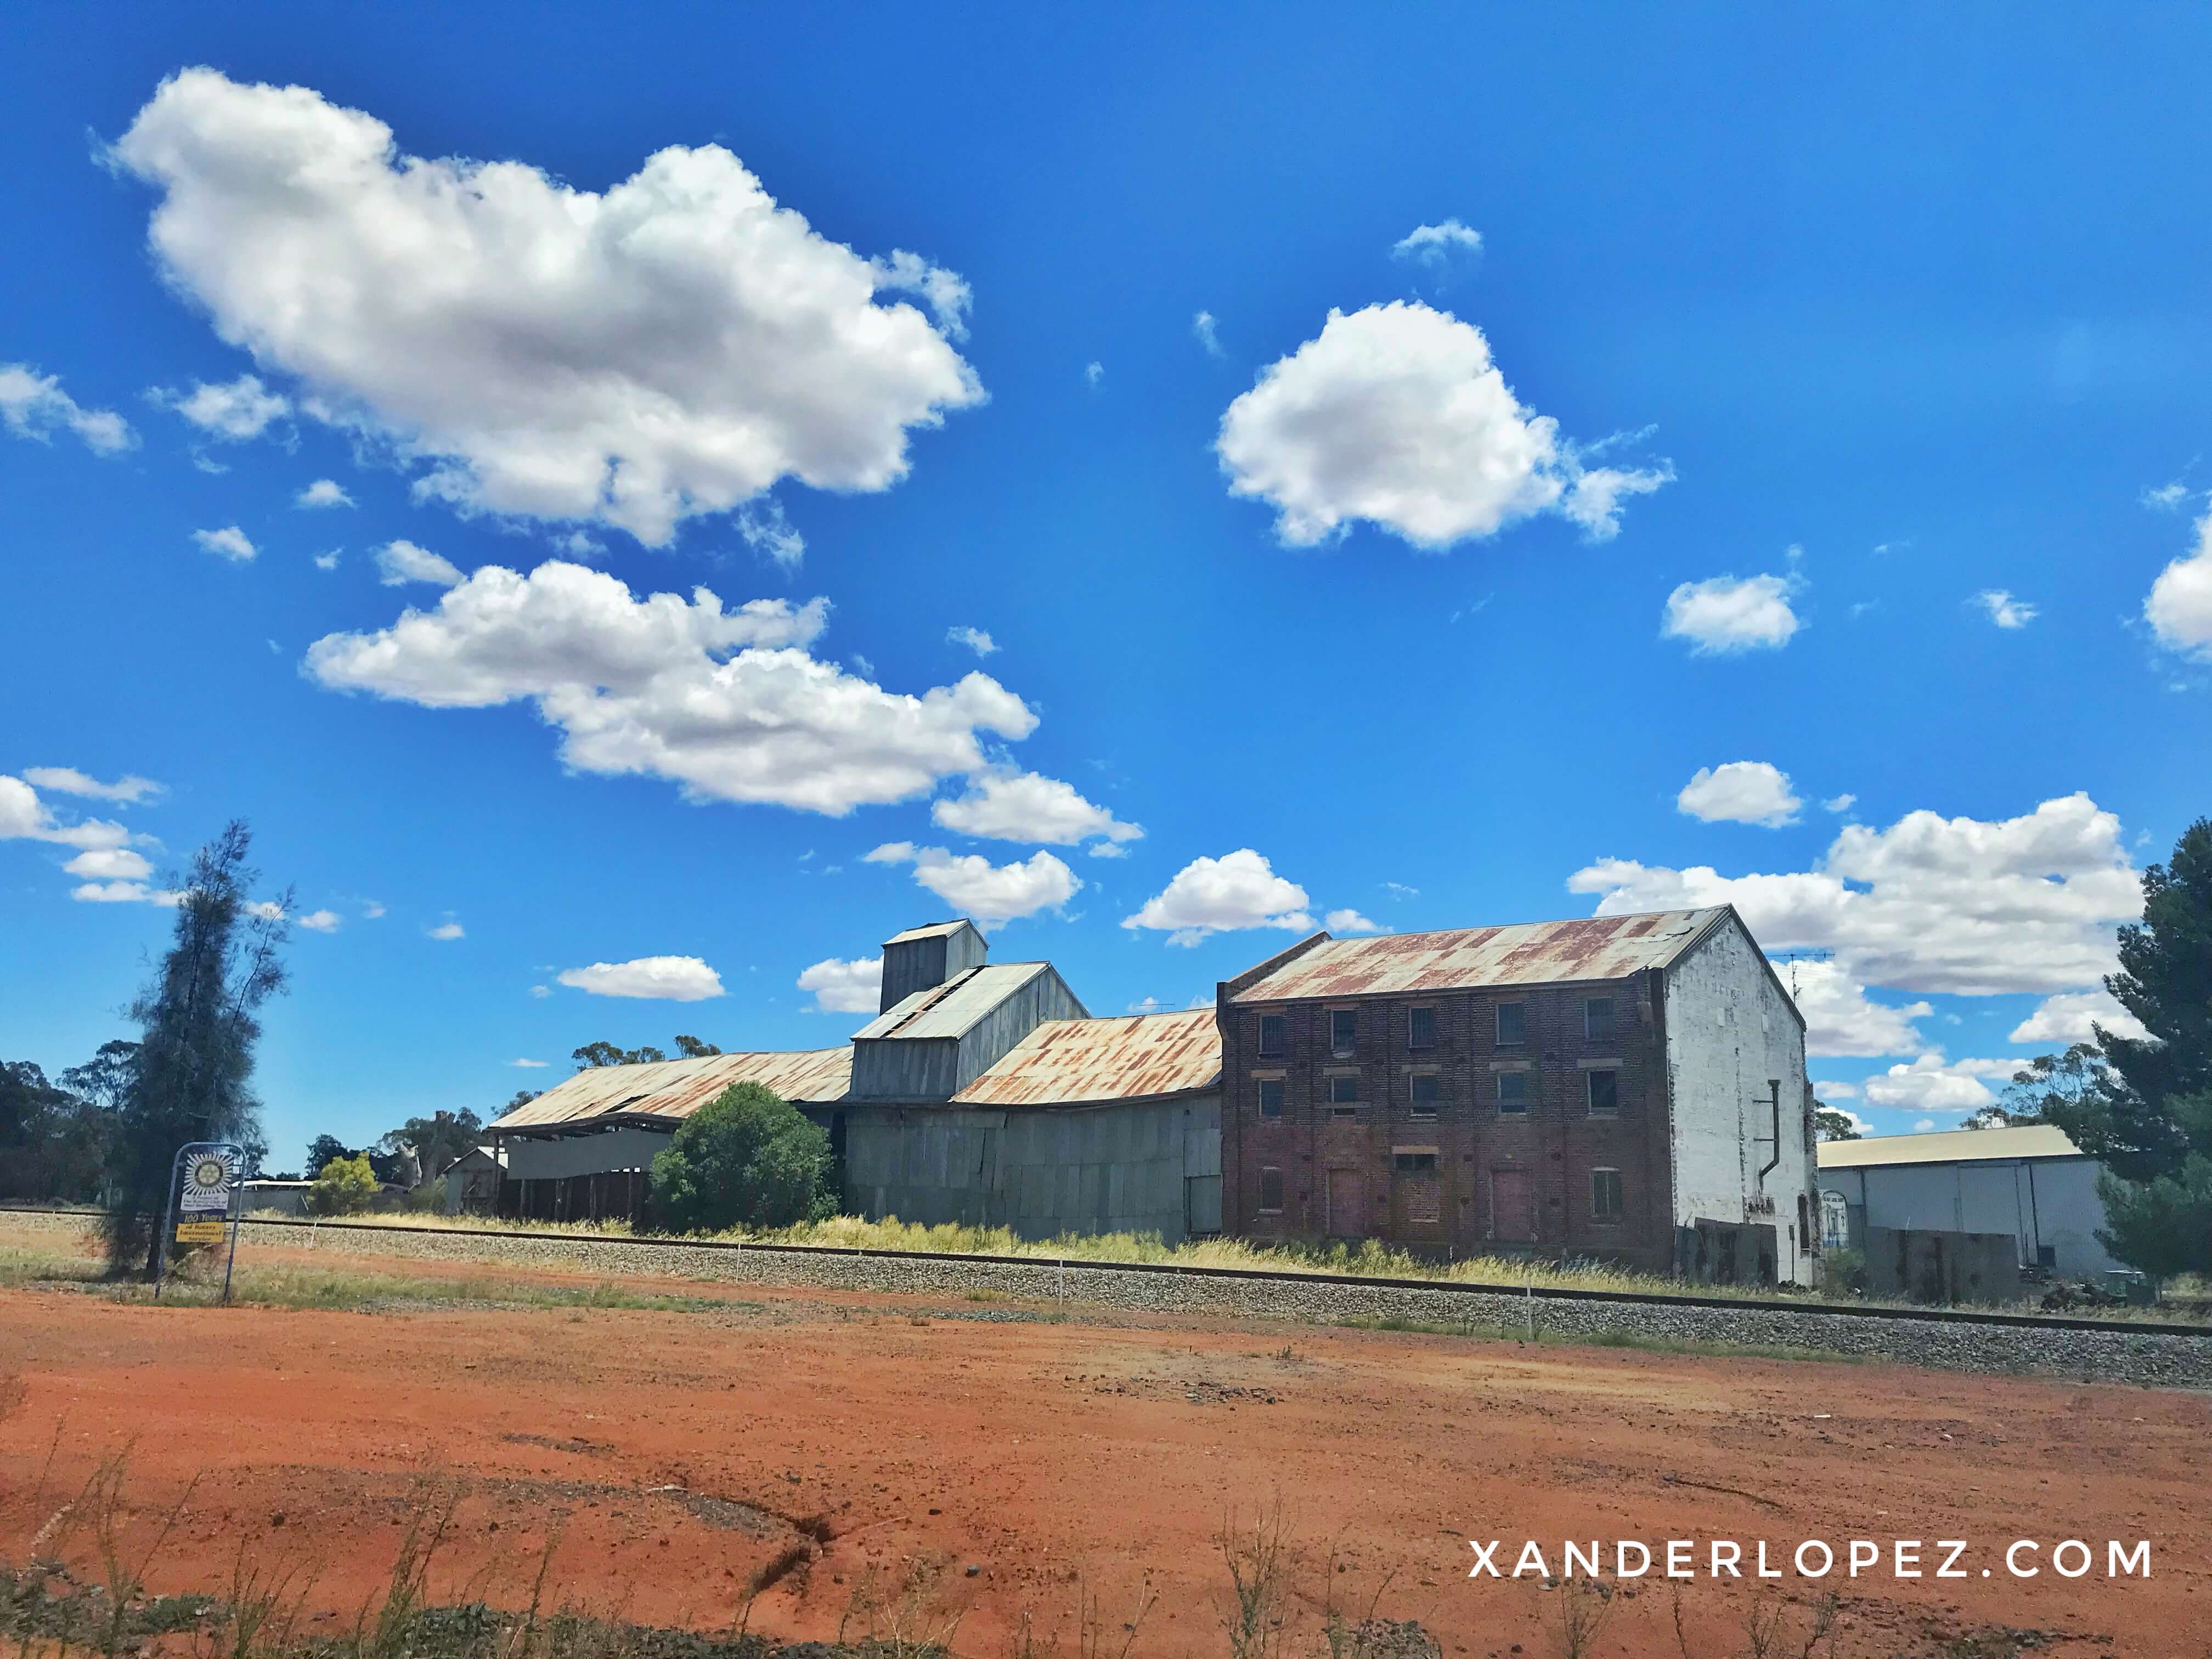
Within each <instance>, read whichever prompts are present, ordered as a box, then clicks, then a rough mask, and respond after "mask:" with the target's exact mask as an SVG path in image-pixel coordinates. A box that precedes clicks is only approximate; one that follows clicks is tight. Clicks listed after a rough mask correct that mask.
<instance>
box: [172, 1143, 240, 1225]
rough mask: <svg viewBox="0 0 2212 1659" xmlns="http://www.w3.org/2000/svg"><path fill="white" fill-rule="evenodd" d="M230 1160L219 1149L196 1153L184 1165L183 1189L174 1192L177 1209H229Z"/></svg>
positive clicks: (226, 1210)
mask: <svg viewBox="0 0 2212 1659" xmlns="http://www.w3.org/2000/svg"><path fill="white" fill-rule="evenodd" d="M230 1173H231V1163H230V1160H229V1159H228V1158H225V1157H224V1156H223V1155H222V1153H221V1152H195V1153H194V1154H193V1155H192V1156H191V1158H189V1159H188V1160H187V1161H186V1162H185V1189H184V1191H183V1192H181V1193H179V1194H178V1195H177V1207H178V1208H179V1209H180V1210H222V1211H224V1212H228V1210H229V1209H230V1186H231V1182H230Z"/></svg>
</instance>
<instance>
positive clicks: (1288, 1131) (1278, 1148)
mask: <svg viewBox="0 0 2212 1659" xmlns="http://www.w3.org/2000/svg"><path fill="white" fill-rule="evenodd" d="M1216 1017H1217V1019H1218V1023H1219V1026H1220V1030H1221V1040H1222V1077H1221V1086H1222V1168H1223V1187H1224V1194H1223V1197H1224V1212H1225V1213H1224V1218H1223V1219H1224V1225H1225V1231H1228V1232H1230V1233H1231V1234H1232V1235H1242V1236H1243V1237H1249V1238H1254V1239H1269V1238H1285V1237H1316V1238H1338V1239H1360V1238H1370V1237H1371V1238H1378V1239H1383V1240H1387V1241H1389V1242H1391V1243H1397V1244H1401V1245H1404V1246H1406V1247H1407V1248H1409V1249H1415V1250H1419V1251H1420V1252H1422V1253H1425V1254H1432V1255H1437V1256H1443V1255H1474V1254H1495V1253H1499V1252H1512V1251H1520V1250H1527V1251H1530V1252H1533V1253H1537V1254H1541V1255H1547V1256H1559V1255H1570V1256H1592V1257H1600V1258H1604V1259H1607V1260H1612V1261H1620V1262H1622V1263H1624V1264H1627V1265H1631V1266H1634V1267H1642V1268H1645V1269H1649V1270H1653V1271H1659V1272H1665V1271H1669V1270H1679V1271H1681V1272H1684V1273H1690V1274H1692V1275H1694V1276H1696V1277H1699V1278H1707V1279H1729V1280H1737V1281H1747V1282H1749V1281H1758V1280H1766V1281H1772V1280H1774V1279H1782V1280H1785V1281H1791V1282H1798V1283H1809V1282H1810V1279H1811V1255H1812V1253H1813V1251H1814V1249H1816V1248H1817V1243H1816V1239H1815V1237H1814V1230H1813V1227H1812V1225H1811V1223H1810V1217H1811V1214H1812V1210H1811V1204H1812V1199H1811V1196H1810V1194H1811V1191H1812V1188H1813V1184H1814V1159H1813V1154H1812V1150H1811V1149H1812V1144H1813V1137H1812V1133H1811V1127H1810V1121H1809V1105H1808V1102H1809V1092H1808V1088H1807V1085H1806V1080H1805V1063H1804V1022H1803V1020H1802V1017H1801V1016H1800V1015H1799V1014H1798V1012H1797V1010H1796V1006H1795V1004H1794V1003H1793V1002H1792V1001H1791V1000H1790V997H1789V996H1788V994H1786V993H1785V992H1784V990H1783V988H1782V987H1781V985H1780V983H1779V981H1777V980H1776V979H1775V976H1774V973H1773V970H1772V969H1771V966H1770V965H1769V964H1768V963H1767V961H1766V958H1765V955H1764V953H1763V952H1761V951H1759V947H1758V945H1757V944H1756V943H1755V942H1754V941H1753V939H1751V936H1750V934H1749V933H1748V932H1747V931H1746V930H1745V928H1744V927H1743V923H1742V921H1741V919H1740V918H1739V917H1738V916H1737V915H1736V914H1735V911H1734V910H1733V909H1732V908H1725V907H1723V908H1718V909H1709V910H1692V911H1669V912H1663V913H1660V914H1656V915H1633V916H1612V917H1595V918H1587V919H1583V920H1577V921H1557V922H1539V923H1532V924H1526V925H1522V926H1516V927H1476V928H1464V929H1456V930H1454V931H1451V932H1449V933H1403V934H1386V935H1383V936H1379V937H1375V938H1364V939H1330V938H1329V937H1328V935H1327V934H1326V933H1318V934H1316V935H1314V936H1313V937H1311V938H1310V939H1304V940H1301V941H1300V942H1299V943H1298V944H1297V945H1293V946H1292V947H1291V949H1290V950H1288V951H1284V952H1283V953H1282V954H1281V955H1279V956H1277V957H1273V958H1272V959H1271V960H1269V961H1267V962H1265V963H1261V964H1260V965H1259V966H1258V967H1256V968H1254V969H1251V970H1249V972H1247V973H1244V974H1242V975H1238V976H1237V978H1236V979H1233V980H1230V981H1225V982H1224V983H1223V984H1222V985H1221V986H1220V987H1218V994H1217V999H1216Z"/></svg>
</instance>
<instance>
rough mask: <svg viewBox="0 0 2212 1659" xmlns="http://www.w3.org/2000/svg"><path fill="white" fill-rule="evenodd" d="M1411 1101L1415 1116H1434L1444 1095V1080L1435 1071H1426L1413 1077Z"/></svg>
mask: <svg viewBox="0 0 2212 1659" xmlns="http://www.w3.org/2000/svg"><path fill="white" fill-rule="evenodd" d="M1411 1082H1412V1084H1413V1090H1412V1097H1411V1103H1412V1106H1413V1115H1414V1116H1415V1117H1434V1116H1435V1115H1437V1105H1438V1104H1439V1103H1441V1102H1442V1101H1443V1097H1444V1086H1443V1085H1444V1080H1443V1079H1442V1078H1440V1077H1438V1076H1437V1074H1436V1073H1434V1072H1424V1073H1420V1074H1419V1076H1417V1077H1414V1078H1413V1079H1411Z"/></svg>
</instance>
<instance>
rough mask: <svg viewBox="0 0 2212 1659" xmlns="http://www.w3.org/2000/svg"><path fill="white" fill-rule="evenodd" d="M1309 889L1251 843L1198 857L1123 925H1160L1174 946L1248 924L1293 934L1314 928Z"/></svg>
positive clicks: (1191, 943) (1231, 930) (1192, 942)
mask: <svg viewBox="0 0 2212 1659" xmlns="http://www.w3.org/2000/svg"><path fill="white" fill-rule="evenodd" d="M1310 902H1311V901H1310V900H1309V899H1308V898H1307V897H1306V890H1305V889H1304V888H1303V887H1301V886H1299V885H1298V884H1297V883H1296V882H1294V881H1290V880H1286V879H1285V878H1283V877H1281V876H1279V875H1277V874H1276V873H1275V872H1274V868H1273V866H1271V865H1270V864H1269V863H1268V862H1267V860H1266V859H1265V858H1263V857H1261V855H1260V854H1258V853H1255V852H1254V851H1253V850H1252V849H1251V848H1249V847H1240V848H1237V851H1235V852H1233V853H1228V854H1224V855H1223V856H1221V857H1220V858H1218V859H1211V858H1196V859H1193V860H1191V861H1190V862H1189V863H1188V864H1187V865H1185V866H1183V867H1182V869H1180V870H1178V871H1177V872H1176V875H1175V879H1174V880H1172V881H1170V882H1169V883H1168V884H1167V885H1166V886H1165V887H1164V888H1163V889H1162V890H1160V891H1159V892H1158V893H1155V894H1154V895H1153V896H1152V897H1151V898H1148V899H1146V901H1145V902H1144V905H1143V907H1142V908H1140V909H1139V910H1138V912H1137V913H1136V915H1133V916H1127V917H1124V918H1123V919H1122V922H1121V926H1123V927H1142V928H1151V929H1156V930H1158V931H1160V932H1163V933H1166V934H1167V935H1168V943H1169V944H1170V945H1197V944H1199V943H1200V941H1201V940H1203V939H1206V937H1207V936H1208V935H1210V934H1213V933H1230V932H1233V931H1236V930H1237V929H1240V928H1245V927H1281V928H1285V929H1287V930H1288V931H1290V932H1291V933H1306V932H1309V931H1310V930H1311V928H1312V927H1313V925H1314V920H1313V917H1312V916H1311V915H1309V914H1307V906H1308V905H1309V904H1310Z"/></svg>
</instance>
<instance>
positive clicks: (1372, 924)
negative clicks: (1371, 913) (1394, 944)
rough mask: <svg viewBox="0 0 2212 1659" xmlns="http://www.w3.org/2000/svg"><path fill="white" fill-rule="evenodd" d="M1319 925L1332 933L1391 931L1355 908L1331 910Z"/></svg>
mask: <svg viewBox="0 0 2212 1659" xmlns="http://www.w3.org/2000/svg"><path fill="white" fill-rule="evenodd" d="M1321 925H1322V927H1326V928H1327V929H1328V931H1329V932H1330V933H1389V932H1390V931H1391V929H1389V928H1388V927H1384V926H1383V924H1382V923H1381V922H1379V921H1370V920H1368V918H1366V917H1365V916H1363V915H1360V914H1359V912H1358V911H1357V910H1332V911H1330V912H1329V913H1328V915H1325V916H1323V917H1322V919H1321Z"/></svg>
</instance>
